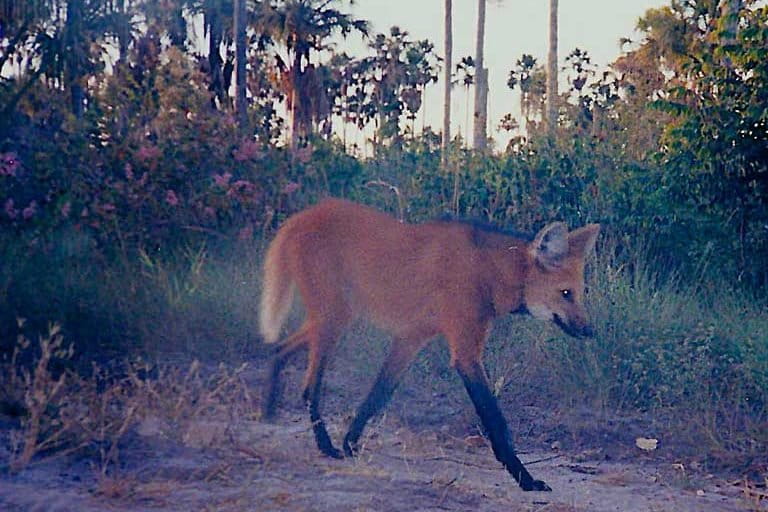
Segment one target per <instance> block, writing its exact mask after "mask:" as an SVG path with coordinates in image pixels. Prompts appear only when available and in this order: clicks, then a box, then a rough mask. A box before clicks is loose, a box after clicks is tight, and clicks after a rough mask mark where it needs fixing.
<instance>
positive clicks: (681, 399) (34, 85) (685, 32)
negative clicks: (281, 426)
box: [0, 0, 768, 470]
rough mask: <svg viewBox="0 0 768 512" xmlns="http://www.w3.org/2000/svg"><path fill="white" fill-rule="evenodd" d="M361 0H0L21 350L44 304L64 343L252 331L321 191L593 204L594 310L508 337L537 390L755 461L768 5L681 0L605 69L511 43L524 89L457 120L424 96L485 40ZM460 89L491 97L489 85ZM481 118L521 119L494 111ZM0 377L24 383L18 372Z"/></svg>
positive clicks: (84, 348)
mask: <svg viewBox="0 0 768 512" xmlns="http://www.w3.org/2000/svg"><path fill="white" fill-rule="evenodd" d="M484 3H485V2H484V0H481V1H480V4H484ZM446 4H450V2H446ZM555 4H556V2H555ZM348 7H349V5H348V4H347V3H346V2H342V1H333V0H264V1H244V0H243V1H238V0H235V1H234V2H233V1H229V0H155V1H149V0H146V1H145V0H36V1H29V2H16V1H9V0H4V1H2V2H0V16H1V18H0V31H1V32H0V49H1V50H2V53H1V54H0V70H2V75H0V207H1V208H2V209H1V210H0V255H2V256H1V258H2V259H0V347H1V348H2V350H3V351H4V353H6V354H8V358H6V361H7V362H8V361H11V360H12V361H13V364H14V365H17V366H18V368H17V369H16V370H12V371H11V373H13V372H17V371H18V372H22V369H21V368H22V366H23V365H24V364H33V363H30V361H32V362H34V361H37V360H39V357H40V354H41V349H40V348H39V347H37V348H35V347H34V346H33V347H31V348H29V347H27V346H23V347H22V348H19V347H20V345H19V340H28V339H30V338H34V333H45V332H47V329H48V326H49V325H50V324H52V323H55V324H56V326H57V327H56V328H55V329H54V330H55V331H56V334H57V335H58V333H59V332H61V333H62V334H63V336H64V337H65V339H68V340H72V341H73V342H74V343H75V347H76V348H75V351H74V354H75V355H74V356H73V355H72V354H69V355H68V356H66V357H65V356H64V355H61V354H60V356H61V357H60V358H63V359H66V360H67V361H69V360H70V359H74V361H75V362H74V363H73V362H72V361H70V362H69V363H67V364H64V363H61V364H63V365H64V367H69V366H68V365H70V366H74V367H77V366H78V364H77V362H78V361H79V362H81V363H82V362H83V361H89V360H91V359H93V358H99V360H108V359H110V358H115V357H130V356H134V355H138V354H141V355H143V356H145V357H150V358H151V357H162V355H163V354H166V355H167V354H168V353H174V354H185V355H186V356H187V357H201V358H206V359H215V360H218V359H224V360H227V359H229V360H232V359H238V358H242V357H243V355H244V354H245V355H247V354H250V353H252V351H253V350H255V349H254V347H255V346H258V340H257V338H258V337H257V332H258V329H257V325H256V320H255V316H256V315H255V314H254V312H255V309H256V304H257V302H258V290H259V276H258V274H259V262H260V255H261V252H262V249H263V247H264V244H265V243H266V242H267V241H268V240H269V239H270V238H271V236H272V235H273V234H274V232H275V230H276V229H277V228H278V227H279V226H280V223H281V222H282V221H283V220H284V219H285V218H286V217H287V216H289V215H290V214H292V213H294V212H296V211H299V210H301V209H303V208H304V207H306V206H308V205H310V204H313V203H315V202H316V201H318V200H319V199H320V198H322V197H326V196H339V197H346V198H349V199H352V200H355V201H360V202H364V203H367V204H370V205H373V206H376V207H378V208H381V209H384V210H386V211H389V212H391V213H392V214H393V215H394V216H396V217H398V218H400V219H403V220H406V221H409V222H416V221H422V220H426V219H431V218H436V217H441V216H444V215H450V216H453V217H460V218H470V219H475V220H481V221H484V222H491V223H494V224H496V225H498V226H501V227H510V228H511V227H514V228H516V229H520V230H527V231H535V230H536V229H538V228H539V227H541V226H542V225H543V224H545V223H547V222H550V221H553V220H563V221H565V222H567V223H568V224H569V225H570V226H574V227H575V226H580V225H583V224H585V223H587V222H600V223H602V224H603V226H604V231H603V232H604V235H603V236H602V241H601V243H600V246H599V248H598V254H599V255H598V260H597V261H596V262H595V263H594V264H593V265H592V267H591V268H592V272H591V274H590V290H591V293H590V299H589V300H590V302H591V305H592V310H593V311H594V316H595V322H596V325H597V327H598V332H599V333H600V334H599V335H598V337H597V338H596V339H595V340H594V341H588V342H583V343H582V342H579V343H578V344H577V343H574V342H573V341H569V340H567V339H564V338H562V337H561V335H560V334H559V333H557V332H555V331H554V330H545V331H543V332H541V331H540V330H537V329H535V328H529V329H523V330H522V333H517V334H515V335H514V336H512V337H511V339H515V340H516V341H515V342H516V343H530V344H531V346H534V347H536V350H535V351H532V353H531V354H529V355H528V357H531V358H536V359H535V361H534V360H528V361H526V360H525V359H523V360H521V361H518V362H517V363H516V364H518V363H519V364H521V365H523V366H524V367H525V366H526V365H527V364H528V365H530V364H536V365H538V367H537V368H539V370H537V372H538V371H540V372H541V375H539V377H540V378H541V379H542V380H541V383H542V386H543V387H542V388H541V389H543V390H545V392H542V393H541V397H540V400H542V401H543V402H542V404H543V405H547V404H554V403H558V404H566V405H567V404H576V403H582V402H584V401H585V400H586V402H587V403H590V404H594V407H596V408H597V409H599V410H610V411H614V412H615V411H624V412H627V411H632V412H633V413H636V412H639V413H640V414H643V415H647V417H649V418H657V419H658V418H663V422H664V423H665V425H667V427H668V428H669V429H670V430H675V429H677V431H678V432H681V433H682V435H680V438H685V437H686V436H689V440H690V445H689V447H688V449H690V450H697V449H698V450H700V449H701V446H702V443H703V445H706V446H708V447H710V448H711V449H710V450H708V451H707V455H702V457H703V458H704V459H706V461H707V462H708V463H710V464H712V465H725V466H727V467H729V468H736V469H738V470H755V469H756V468H757V467H763V466H764V460H763V461H762V462H759V460H760V458H759V457H758V455H759V454H760V453H762V454H764V453H765V451H766V446H768V412H767V409H766V408H767V407H768V318H767V316H766V294H765V290H766V285H768V8H766V7H765V5H764V4H763V3H761V2H756V1H753V0H738V1H737V0H729V1H717V0H672V1H671V2H670V3H669V5H666V6H663V7H660V8H657V9H650V10H648V11H647V12H646V13H645V14H644V15H643V16H642V17H641V18H640V19H639V21H638V25H637V27H638V31H639V34H640V35H641V38H640V39H639V40H636V41H630V40H629V39H627V40H626V41H623V43H624V44H623V47H622V48H623V50H622V53H621V55H620V56H619V58H617V59H616V60H615V61H614V62H612V63H610V65H608V66H607V67H605V68H603V69H598V67H597V66H596V65H594V64H593V63H592V60H591V58H590V55H589V53H588V51H587V50H585V49H579V48H572V49H565V53H564V54H563V55H564V58H561V59H559V60H558V59H557V57H556V56H555V60H554V64H553V65H550V66H545V64H546V63H540V62H539V61H538V60H537V59H536V58H534V57H532V56H531V55H529V54H525V53H524V52H521V54H520V56H519V58H516V59H514V62H510V66H509V69H508V70H507V71H508V86H509V87H510V88H511V89H514V90H516V91H518V92H519V98H520V104H519V108H517V107H516V108H515V109H514V110H515V111H516V112H518V111H519V115H516V116H513V115H512V114H511V113H510V114H507V115H503V116H500V118H499V119H490V120H489V121H488V122H486V123H483V122H479V123H475V125H476V127H477V126H479V127H481V129H480V132H478V129H477V128H476V129H475V130H474V132H473V134H472V136H471V137H468V136H467V135H468V134H464V136H461V135H458V136H457V135H454V136H453V137H450V136H444V135H447V133H446V130H445V129H443V130H439V129H437V128H434V127H430V126H425V124H424V123H423V122H417V121H418V120H419V119H420V118H419V116H420V114H422V113H423V108H424V102H423V96H424V91H425V89H427V88H429V87H435V85H434V84H435V83H436V82H437V77H438V76H439V74H440V73H445V72H446V71H448V72H449V73H450V77H451V82H452V83H453V88H454V89H456V88H465V89H466V90H467V91H470V90H471V91H473V93H474V91H475V90H477V91H478V93H479V96H480V101H481V103H482V92H483V88H484V86H485V84H484V81H483V76H487V70H485V68H483V66H482V62H481V58H479V57H481V56H480V55H478V54H477V53H476V54H475V55H473V56H461V57H460V58H456V59H455V60H452V61H451V62H450V65H447V63H446V57H447V53H448V52H446V51H445V50H447V48H445V49H444V50H443V51H442V52H441V51H439V50H438V49H437V48H435V46H434V44H433V43H432V42H430V41H428V40H417V39H414V38H412V37H411V36H410V35H409V34H408V33H407V32H406V31H404V30H401V29H399V28H397V27H392V28H391V29H390V30H388V31H386V32H384V33H372V31H371V30H370V27H369V24H368V23H367V22H366V21H365V20H362V19H357V18H355V17H354V16H353V15H351V14H350V13H349V10H348ZM448 12H450V11H449V10H446V14H447V13H448ZM553 21H554V22H555V23H556V22H557V20H556V18H555V19H554V20H553ZM196 24H197V25H200V26H202V27H204V39H203V40H200V39H199V37H198V38H197V39H195V37H196V36H194V34H193V31H192V30H191V27H193V26H194V25H196ZM555 34H556V31H555ZM340 36H343V37H361V36H362V37H364V41H365V42H366V43H365V44H366V45H367V49H368V51H367V53H365V54H363V55H348V54H346V53H344V52H342V51H340V50H339V45H338V41H339V37H340ZM238 41H240V44H238ZM550 41H551V42H550V48H552V45H553V43H554V47H555V48H556V38H555V40H554V41H552V40H550ZM481 48H482V35H481V34H478V49H481ZM480 53H482V52H480ZM551 63H552V60H551V59H550V64H551ZM548 78H549V79H550V80H552V79H554V81H555V84H556V85H559V90H558V87H554V88H553V86H552V84H551V83H550V84H548ZM446 93H450V88H449V90H448V91H446ZM476 101H477V100H476ZM510 110H512V109H510ZM456 116H464V117H467V118H468V117H469V116H472V118H474V119H478V116H480V117H479V118H480V119H482V116H483V114H482V108H480V107H478V104H477V103H475V104H474V105H473V106H472V108H471V109H470V106H469V105H467V106H466V108H465V109H464V111H460V112H454V117H456ZM488 123H491V124H493V125H498V126H499V127H500V129H501V130H504V131H506V132H507V133H508V137H507V138H508V139H509V142H508V144H506V145H505V146H504V147H500V146H497V145H496V144H494V141H493V140H492V139H489V138H488V136H487V133H486V132H485V130H484V129H483V128H482V127H484V126H486V125H487V124H488ZM448 126H450V125H448ZM360 134H363V135H362V136H361V135H360ZM468 139H471V140H468ZM361 141H362V142H361ZM58 326H60V331H59V327H58ZM43 338H45V337H43ZM43 338H41V339H43ZM22 345H24V344H23V343H22ZM27 345H28V343H27ZM493 346H494V347H496V345H493ZM497 348H498V347H497ZM494 350H496V349H494ZM498 350H501V349H500V348H499V349H498ZM22 352H24V353H25V354H27V356H26V359H25V358H24V357H16V356H17V355H18V354H20V353H22ZM44 352H45V351H44V350H43V351H42V353H44ZM517 355H518V356H519V355H520V354H517ZM25 361H26V362H25ZM505 364H506V363H505V356H504V354H503V353H494V354H492V355H491V358H490V361H489V367H490V368H489V369H490V371H491V373H492V374H493V375H494V376H495V380H494V382H497V384H498V386H497V392H501V391H503V390H504V389H509V388H510V387H514V386H513V385H515V386H516V385H517V384H516V382H515V377H514V375H513V374H514V372H513V371H512V369H511V367H505V366H504V365H505ZM499 383H500V384H499ZM3 392H4V393H5V394H6V395H8V396H6V397H5V398H3V401H4V403H11V404H12V403H18V404H21V406H22V407H21V408H22V410H23V409H24V403H25V402H24V401H25V398H24V397H23V396H19V391H18V390H13V389H8V388H5V387H4V388H3ZM27 405H29V404H27ZM690 436H692V437H690ZM745 455H746V457H745ZM756 464H757V466H755V465H756ZM760 464H763V466H760Z"/></svg>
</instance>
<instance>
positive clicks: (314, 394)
mask: <svg viewBox="0 0 768 512" xmlns="http://www.w3.org/2000/svg"><path fill="white" fill-rule="evenodd" d="M322 380H323V365H322V364H321V365H320V367H319V368H318V370H317V376H316V377H315V379H314V383H313V384H312V385H310V386H309V387H307V388H306V389H305V390H304V394H303V398H304V402H305V403H306V404H307V408H308V409H309V419H310V421H311V422H312V431H313V432H314V433H315V441H316V442H317V447H318V448H319V449H320V451H321V452H323V453H324V454H325V455H327V456H328V457H332V458H334V459H341V458H342V454H341V451H339V450H338V449H337V448H336V447H335V446H333V442H332V441H331V437H330V436H329V435H328V431H327V430H326V429H325V422H323V419H322V417H321V416H320V391H321V388H322V384H321V383H322Z"/></svg>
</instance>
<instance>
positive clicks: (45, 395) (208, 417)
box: [0, 325, 257, 495]
mask: <svg viewBox="0 0 768 512" xmlns="http://www.w3.org/2000/svg"><path fill="white" fill-rule="evenodd" d="M73 354H74V348H73V346H72V345H65V342H64V339H63V336H62V335H61V333H60V329H59V327H58V326H56V325H53V326H51V328H50V329H49V332H48V333H47V334H46V335H45V336H40V337H39V338H38V341H37V343H33V342H31V341H30V340H29V339H28V338H27V337H26V336H23V335H22V336H19V338H18V340H17V345H16V347H15V349H14V351H13V355H12V357H11V358H10V359H8V360H7V361H5V362H4V364H3V368H0V390H1V391H2V396H0V401H1V402H3V403H13V404H20V407H19V408H20V409H21V410H22V411H23V413H22V414H21V416H20V417H19V419H18V424H17V428H14V429H13V430H12V431H11V432H10V436H9V442H10V446H9V454H10V457H9V460H8V462H7V464H5V466H6V468H7V469H8V470H9V471H11V472H20V471H22V470H24V469H25V468H27V467H29V466H30V465H32V464H38V463H41V462H44V461H47V460H50V459H51V458H54V457H61V456H65V455H70V454H75V453H77V454H80V455H82V456H85V457H87V458H89V459H90V460H91V461H92V465H93V467H94V468H95V469H96V470H97V472H98V476H99V478H100V482H101V484H100V488H102V491H103V494H104V495H124V494H126V493H129V492H130V491H128V490H126V489H124V487H131V486H130V485H129V484H130V479H128V480H125V481H122V480H121V479H118V478H115V476H114V471H113V470H114V468H117V467H118V466H119V461H120V448H121V445H122V441H123V440H124V439H125V438H126V436H127V435H128V434H129V433H130V432H131V431H132V430H142V429H143V430H144V431H147V430H149V431H151V432H150V433H152V434H156V435H159V436H161V437H163V438H168V439H173V440H175V441H177V442H179V443H183V444H184V445H187V446H195V447H199V448H205V447H211V446H214V445H224V444H227V443H228V444H229V449H230V450H236V451H242V447H239V446H238V445H237V443H236V441H235V436H234V434H233V430H234V428H235V425H236V424H237V423H238V422H239V421H241V420H243V419H245V418H250V417H253V414H254V413H253V411H254V407H253V400H252V398H251V395H250V393H249V391H248V387H247V385H246V384H245V382H244V381H243V372H244V371H245V369H246V365H245V364H242V365H240V366H239V367H237V368H234V369H230V368H228V367H226V366H225V365H223V364H222V365H219V366H218V367H217V368H215V369H208V368H203V366H202V365H201V364H200V363H199V362H198V361H197V360H195V361H193V362H192V363H191V364H190V365H189V366H188V367H178V366H170V365H169V366H156V365H151V364H149V363H146V362H143V361H141V360H137V361H135V362H132V363H128V364H126V365H125V366H124V367H123V368H122V369H121V370H120V371H115V370H114V369H113V370H111V371H109V370H107V369H105V368H102V367H99V366H97V365H95V364H94V366H93V368H92V371H91V372H90V374H89V375H88V376H87V377H84V376H82V375H79V374H77V373H75V372H74V371H72V370H69V369H64V370H62V369H61V368H62V367H66V363H67V361H68V360H70V359H71V358H72V356H73ZM21 360H25V361H30V363H29V364H28V365H27V364H21V362H20V361H21ZM249 456H250V457H251V458H253V457H257V454H250V455H249ZM217 473H221V471H218V472H217Z"/></svg>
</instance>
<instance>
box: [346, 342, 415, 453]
mask: <svg viewBox="0 0 768 512" xmlns="http://www.w3.org/2000/svg"><path fill="white" fill-rule="evenodd" d="M419 338H420V337H416V336H414V337H410V338H408V337H402V338H397V339H395V340H394V341H393V342H392V348H391V350H390V352H389V355H388V356H387V359H386V360H385V361H384V364H383V365H382V367H381V370H380V371H379V375H378V377H376V382H374V384H373V387H372V388H371V391H370V392H369V393H368V396H367V397H366V398H365V401H364V402H363V403H362V404H361V405H360V407H359V408H358V410H357V414H356V415H355V419H354V420H352V424H351V425H350V426H349V431H348V432H347V435H346V436H344V453H345V454H346V455H347V456H348V457H351V456H353V455H355V452H356V451H357V442H358V440H359V439H360V436H361V435H362V433H363V429H364V428H365V425H366V424H367V423H368V420H370V419H371V418H372V417H373V416H375V415H376V414H378V413H379V412H381V410H382V409H383V408H384V406H386V405H387V402H389V399H390V398H392V394H393V393H394V392H395V389H396V388H397V384H398V383H399V382H400V378H401V377H402V375H403V373H404V372H405V370H406V369H408V366H410V364H411V361H413V358H414V357H415V356H416V354H418V352H419V350H421V348H422V347H423V346H424V341H423V340H419ZM414 339H415V340H417V341H414Z"/></svg>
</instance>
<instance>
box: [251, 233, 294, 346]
mask: <svg viewBox="0 0 768 512" xmlns="http://www.w3.org/2000/svg"><path fill="white" fill-rule="evenodd" d="M284 240H285V238H284V237H282V236H280V234H279V233H278V236H277V238H275V240H273V241H272V244H270V246H269V249H268V250H267V257H266V259H265V260H264V282H263V288H262V292H261V308H260V310H259V324H260V329H261V336H262V337H263V338H264V341H265V342H266V343H274V342H276V341H277V340H278V338H279V337H280V329H281V328H282V326H283V323H284V322H285V318H286V317H287V316H288V313H289V312H290V310H291V305H292V304H293V292H294V285H293V280H292V279H291V276H290V275H289V274H288V269H287V268H286V265H285V255H284V254H283V245H284V244H283V241H284Z"/></svg>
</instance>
